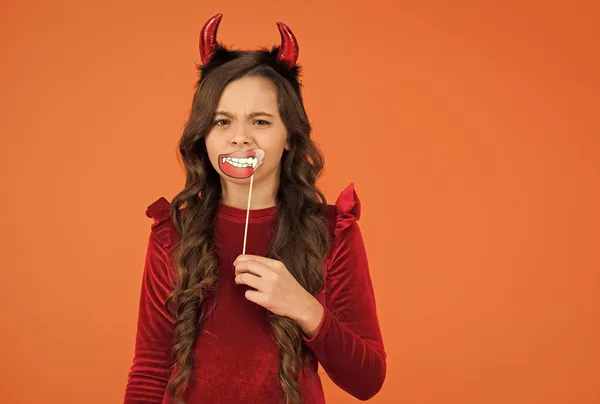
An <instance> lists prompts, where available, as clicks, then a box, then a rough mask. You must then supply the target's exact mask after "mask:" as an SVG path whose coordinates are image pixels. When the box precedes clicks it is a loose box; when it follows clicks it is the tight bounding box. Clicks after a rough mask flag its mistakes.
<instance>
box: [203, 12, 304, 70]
mask: <svg viewBox="0 0 600 404" xmlns="http://www.w3.org/2000/svg"><path fill="white" fill-rule="evenodd" d="M222 18H223V14H222V13H219V14H216V15H214V16H212V17H211V18H210V19H209V20H208V21H206V23H205V24H204V26H203V27H202V31H200V58H201V59H202V64H203V65H207V64H208V63H209V62H210V61H211V59H212V57H213V55H214V54H215V51H216V49H217V30H218V28H219V24H220V23H221V19H222ZM277 28H279V33H280V34H281V46H280V47H279V50H278V51H277V61H278V62H279V63H281V64H282V65H284V66H285V67H287V68H288V69H292V68H293V67H294V66H296V62H297V61H298V50H299V49H298V41H297V40H296V37H295V36H294V34H293V33H292V30H291V29H290V27H288V26H287V25H285V24H284V23H282V22H278V23H277Z"/></svg>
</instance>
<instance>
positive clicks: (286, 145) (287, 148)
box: [283, 135, 290, 151]
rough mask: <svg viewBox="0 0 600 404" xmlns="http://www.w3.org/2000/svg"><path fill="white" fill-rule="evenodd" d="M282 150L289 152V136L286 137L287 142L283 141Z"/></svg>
mask: <svg viewBox="0 0 600 404" xmlns="http://www.w3.org/2000/svg"><path fill="white" fill-rule="evenodd" d="M283 148H284V149H285V150H287V151H290V136H289V135H288V137H287V140H286V141H285V146H283Z"/></svg>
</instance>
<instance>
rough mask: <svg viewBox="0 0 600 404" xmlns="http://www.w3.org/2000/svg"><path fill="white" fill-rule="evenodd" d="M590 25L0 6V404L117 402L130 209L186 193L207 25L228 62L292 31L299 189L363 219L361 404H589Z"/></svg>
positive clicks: (487, 15) (593, 333)
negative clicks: (190, 124)
mask: <svg viewBox="0 0 600 404" xmlns="http://www.w3.org/2000/svg"><path fill="white" fill-rule="evenodd" d="M594 3H595V2H593V1H589V2H587V3H584V2H582V1H560V2H552V1H549V2H548V1H545V2H541V1H540V2H535V3H534V2H531V1H519V2H516V1H514V2H502V4H500V2H485V1H465V0H459V1H447V2H444V1H384V0H371V1H368V2H349V1H345V2H342V1H340V2H331V1H330V2H327V1H325V2H323V1H318V2H317V1H299V2H283V1H274V0H270V1H255V2H244V1H236V2H234V1H213V2H205V1H187V0H186V1H173V2H167V1H148V0H146V1H139V0H136V1H116V0H103V1H98V0H94V1H79V2H72V1H65V0H60V1H54V2H50V1H34V0H32V1H17V0H11V1H6V0H4V1H3V2H2V4H1V6H0V7H1V16H0V34H1V35H0V46H1V48H0V49H1V52H2V63H0V80H1V82H2V89H1V94H2V95H1V99H0V100H1V101H0V102H1V105H0V106H1V108H0V136H1V137H0V139H1V147H0V153H1V156H0V157H1V158H0V167H1V168H2V176H1V178H2V186H1V188H0V189H1V192H2V198H1V203H2V206H1V209H0V215H1V217H0V222H1V224H2V225H1V229H2V231H1V236H0V237H1V238H2V239H1V248H0V251H1V258H2V264H1V267H2V278H1V281H0V297H1V301H0V310H1V313H0V314H1V321H0V327H1V341H0V361H1V362H2V374H1V375H0V380H1V381H0V385H1V390H0V402H2V403H7V404H23V403H27V404H34V403H35V404H39V403H44V404H58V403H61V404H64V403H77V404H80V403H81V404H107V403H120V402H122V399H123V391H124V387H125V383H126V378H127V373H128V371H129V367H130V365H131V361H132V354H133V344H134V338H135V327H136V319H137V304H138V298H139V289H140V282H141V274H142V269H143V262H144V252H145V247H146V241H147V235H148V232H149V228H150V223H151V220H150V219H148V218H147V217H146V216H145V214H144V213H145V208H146V206H147V205H149V204H150V203H152V202H153V201H154V200H156V199H157V198H158V197H160V196H165V197H167V198H168V199H169V200H170V199H171V198H172V197H173V195H175V194H176V193H177V192H178V190H179V189H180V188H181V187H182V185H183V181H184V178H183V171H182V168H181V166H180V165H179V162H178V160H177V157H176V143H177V141H178V139H179V136H180V134H181V131H182V128H183V124H184V122H185V119H186V116H187V114H188V112H189V108H190V105H191V99H192V93H193V86H194V84H195V81H196V78H197V72H196V70H195V63H199V55H198V33H199V30H200V28H201V26H202V24H203V23H204V21H205V20H206V19H207V18H208V17H210V16H211V15H213V14H215V13H217V12H223V13H224V19H223V22H222V24H221V28H220V32H219V38H220V39H221V40H222V41H223V42H224V43H226V44H228V45H234V46H237V47H240V48H246V49H247V48H255V47H257V46H262V45H265V46H270V45H272V44H275V43H277V42H278V41H279V34H278V32H277V29H276V25H275V22H276V21H278V20H282V21H284V22H286V23H287V24H289V25H290V26H291V28H292V29H293V31H294V32H295V33H296V35H297V36H298V39H299V42H300V49H301V51H300V60H299V63H301V64H302V65H303V66H304V85H305V101H306V106H307V109H308V112H309V116H310V118H311V122H312V124H313V126H314V138H315V140H316V141H317V143H318V144H319V145H320V146H321V148H322V150H323V152H324V154H325V157H326V173H325V176H324V178H323V180H322V181H321V182H320V185H321V187H322V189H323V190H324V191H325V193H326V195H327V196H328V198H329V200H330V202H333V201H334V200H335V198H336V197H337V195H338V193H339V192H340V191H341V190H342V189H343V187H345V186H346V185H347V184H348V183H350V182H354V183H355V185H356V188H357V192H358V194H359V196H360V198H361V200H362V203H363V217H362V219H361V221H360V223H361V228H362V230H363V234H364V238H365V243H366V245H367V250H368V254H369V259H370V264H371V273H372V278H373V282H374V286H375V290H376V297H377V305H378V313H379V317H380V321H381V326H382V331H383V334H384V339H385V343H386V348H387V353H388V376H387V379H386V383H385V385H384V387H383V389H382V391H381V392H380V393H379V394H378V395H377V396H376V397H375V398H374V399H372V402H373V403H410V404H438V403H440V404H442V403H443V404H454V403H456V404H459V403H460V404H475V403H477V404H480V403H486V404H487V403H490V404H496V403H497V404H506V403H518V404H525V403H527V404H530V403H544V404H555V403H556V404H557V403H561V404H567V403H568V404H598V403H600V275H599V272H600V253H599V249H600V214H599V207H600V147H599V146H600V139H599V136H600V125H599V123H598V121H599V119H598V114H599V111H598V107H599V101H600V99H599V96H598V94H599V89H600V86H599V78H598V72H599V71H600V63H599V60H598V43H599V42H600V41H599V39H600V36H599V35H598V34H599V32H600V30H599V28H598V25H597V22H598V20H599V19H600V18H599V17H600V15H599V13H598V9H597V8H596V7H595V6H594ZM492 4H493V5H492ZM324 385H325V389H326V395H327V398H328V402H329V403H340V404H344V403H353V402H356V401H357V400H355V399H353V398H352V397H350V396H349V395H347V394H346V393H344V392H343V391H341V390H340V389H339V388H337V387H336V386H335V385H333V384H332V382H331V381H329V380H328V379H326V378H325V376H324Z"/></svg>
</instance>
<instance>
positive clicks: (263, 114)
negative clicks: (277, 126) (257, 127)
mask: <svg viewBox="0 0 600 404" xmlns="http://www.w3.org/2000/svg"><path fill="white" fill-rule="evenodd" d="M217 115H224V116H226V117H227V118H231V119H233V118H234V116H233V114H231V113H229V112H227V111H217V112H215V116H217ZM257 116H268V117H271V118H273V117H274V115H272V114H269V113H268V112H264V111H257V112H252V113H250V114H248V118H255V117H257Z"/></svg>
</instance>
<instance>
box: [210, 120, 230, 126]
mask: <svg viewBox="0 0 600 404" xmlns="http://www.w3.org/2000/svg"><path fill="white" fill-rule="evenodd" d="M228 123H229V120H227V119H217V120H216V121H214V122H213V125H215V126H225V125H227V124H228Z"/></svg>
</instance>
